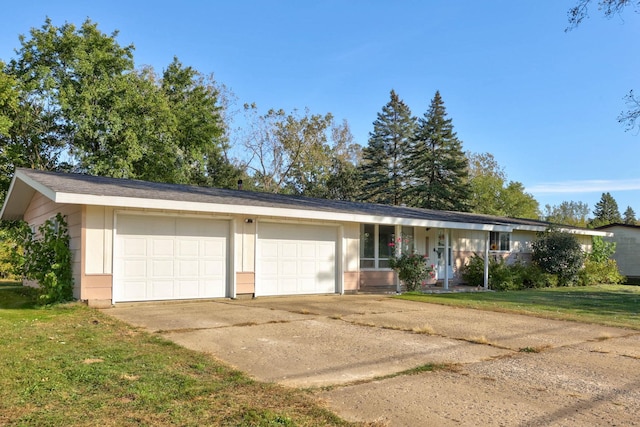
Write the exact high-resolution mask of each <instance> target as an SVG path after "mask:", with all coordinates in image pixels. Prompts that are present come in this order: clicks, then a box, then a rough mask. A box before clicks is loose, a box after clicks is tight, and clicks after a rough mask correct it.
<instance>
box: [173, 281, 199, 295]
mask: <svg viewBox="0 0 640 427" xmlns="http://www.w3.org/2000/svg"><path fill="white" fill-rule="evenodd" d="M177 285H178V293H179V294H180V295H183V296H184V297H186V298H197V297H198V295H200V282H199V281H198V280H180V281H179V282H178V284H177Z"/></svg>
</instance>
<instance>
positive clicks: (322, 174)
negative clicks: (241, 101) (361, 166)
mask: <svg viewBox="0 0 640 427" xmlns="http://www.w3.org/2000/svg"><path fill="white" fill-rule="evenodd" d="M245 109H246V110H247V112H248V113H249V116H250V117H249V119H248V122H249V123H250V124H251V128H250V132H249V133H248V134H247V135H245V137H244V146H245V149H246V153H247V154H248V157H247V158H246V159H245V162H246V168H247V170H248V171H249V174H250V176H251V179H252V180H253V184H254V186H255V188H256V189H258V190H260V191H267V192H273V193H286V194H297V195H303V196H308V197H319V198H333V199H343V200H353V199H354V198H355V193H356V192H357V191H358V190H359V189H358V187H357V179H355V164H356V162H357V161H358V160H359V156H360V154H359V153H360V147H359V146H358V145H357V144H355V143H354V142H353V136H352V135H351V131H350V129H349V125H348V123H347V122H346V121H343V122H342V123H335V121H334V118H333V115H332V114H331V113H327V114H325V115H322V114H311V113H310V112H309V111H308V110H306V111H305V113H304V114H300V113H299V112H298V111H294V112H293V113H291V114H287V113H285V111H284V110H274V109H271V110H269V111H268V112H267V113H266V114H264V115H258V113H257V108H256V106H255V105H246V106H245Z"/></svg>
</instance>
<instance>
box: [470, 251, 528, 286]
mask: <svg viewBox="0 0 640 427" xmlns="http://www.w3.org/2000/svg"><path fill="white" fill-rule="evenodd" d="M461 270H462V271H461V272H462V279H463V280H464V281H465V282H466V283H468V284H470V285H473V286H484V258H483V257H482V256H480V255H478V254H474V255H472V256H471V257H470V258H469V260H468V262H467V264H465V265H464V266H463V267H462V269H461ZM489 288H490V289H493V290H496V291H508V290H516V289H519V286H518V284H517V282H516V281H515V280H514V277H513V274H512V272H511V268H510V266H508V265H507V264H506V263H505V262H504V260H503V259H502V258H500V259H499V260H496V259H495V258H493V257H491V258H489Z"/></svg>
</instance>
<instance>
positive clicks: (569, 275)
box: [532, 228, 585, 286]
mask: <svg viewBox="0 0 640 427" xmlns="http://www.w3.org/2000/svg"><path fill="white" fill-rule="evenodd" d="M532 246H533V262H535V263H536V264H537V265H538V266H539V267H540V268H541V269H542V271H544V272H545V273H549V274H553V275H555V276H557V277H558V284H559V285H560V286H571V285H572V284H574V283H576V282H577V280H578V273H579V272H580V270H581V269H582V266H583V263H584V260H585V256H584V253H583V252H582V248H581V247H580V242H578V239H577V238H576V236H574V235H573V234H569V233H564V232H561V231H559V230H557V229H555V228H549V229H548V230H547V231H544V232H542V233H538V239H537V240H536V241H534V242H533V244H532Z"/></svg>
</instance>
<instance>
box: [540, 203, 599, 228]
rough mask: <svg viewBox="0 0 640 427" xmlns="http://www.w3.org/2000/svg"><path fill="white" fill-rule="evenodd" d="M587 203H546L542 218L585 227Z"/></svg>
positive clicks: (587, 211) (552, 221)
mask: <svg viewBox="0 0 640 427" xmlns="http://www.w3.org/2000/svg"><path fill="white" fill-rule="evenodd" d="M588 216H589V205H588V204H586V203H583V202H574V201H569V202H562V203H560V204H559V205H554V206H551V205H546V206H545V213H544V220H545V221H548V222H551V223H553V224H562V225H571V226H574V227H586V226H587V218H588Z"/></svg>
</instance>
